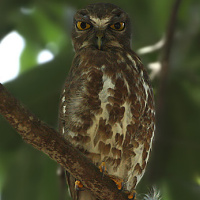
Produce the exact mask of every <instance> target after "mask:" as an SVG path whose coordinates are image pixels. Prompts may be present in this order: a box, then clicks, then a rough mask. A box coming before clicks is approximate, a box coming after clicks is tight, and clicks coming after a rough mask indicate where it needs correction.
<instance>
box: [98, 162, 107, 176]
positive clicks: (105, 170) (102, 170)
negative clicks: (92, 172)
mask: <svg viewBox="0 0 200 200" xmlns="http://www.w3.org/2000/svg"><path fill="white" fill-rule="evenodd" d="M99 170H100V172H102V173H103V174H106V173H107V169H106V163H105V162H102V163H101V165H100V166H99Z"/></svg>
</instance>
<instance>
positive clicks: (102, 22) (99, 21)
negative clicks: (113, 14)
mask: <svg viewBox="0 0 200 200" xmlns="http://www.w3.org/2000/svg"><path fill="white" fill-rule="evenodd" d="M90 19H91V20H92V21H93V22H94V23H95V24H96V25H97V26H104V25H106V23H107V22H108V21H109V20H110V17H106V18H103V19H99V18H98V17H94V16H91V17H90Z"/></svg>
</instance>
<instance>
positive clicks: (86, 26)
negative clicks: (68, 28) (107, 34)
mask: <svg viewBox="0 0 200 200" xmlns="http://www.w3.org/2000/svg"><path fill="white" fill-rule="evenodd" d="M76 26H77V28H78V29H79V30H81V31H84V30H87V29H89V28H90V27H91V25H90V24H88V23H86V22H80V21H79V22H77V23H76Z"/></svg>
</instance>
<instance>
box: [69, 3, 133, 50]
mask: <svg viewBox="0 0 200 200" xmlns="http://www.w3.org/2000/svg"><path fill="white" fill-rule="evenodd" d="M130 29H131V26H130V19H129V17H128V15H127V14H126V13H125V12H124V11H123V10H122V9H120V8H119V7H117V6H115V5H113V4H109V3H97V4H91V5H88V6H87V7H86V8H85V9H81V10H79V11H77V13H76V14H75V16H74V24H73V29H72V40H73V44H74V49H75V51H78V50H80V49H83V48H91V49H96V50H101V51H109V50H113V49H125V48H130V38H131V30H130Z"/></svg>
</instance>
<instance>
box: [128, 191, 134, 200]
mask: <svg viewBox="0 0 200 200" xmlns="http://www.w3.org/2000/svg"><path fill="white" fill-rule="evenodd" d="M127 194H128V199H131V200H136V191H135V190H133V191H132V192H131V193H130V192H127Z"/></svg>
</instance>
